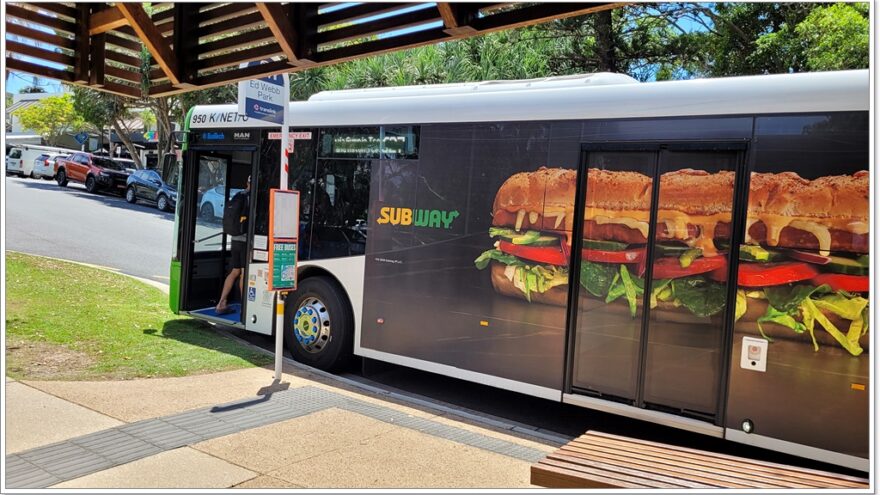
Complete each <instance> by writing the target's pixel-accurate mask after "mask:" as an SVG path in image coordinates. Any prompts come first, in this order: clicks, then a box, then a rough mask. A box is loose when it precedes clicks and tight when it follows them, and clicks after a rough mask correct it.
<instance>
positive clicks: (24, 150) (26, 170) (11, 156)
mask: <svg viewBox="0 0 880 495" xmlns="http://www.w3.org/2000/svg"><path fill="white" fill-rule="evenodd" d="M50 153H74V150H68V149H65V148H56V147H53V146H43V145H40V144H17V145H15V146H13V147H12V148H10V149H9V152H8V153H7V154H6V174H7V175H9V174H15V175H20V176H21V177H33V176H34V160H36V159H37V157H39V156H40V155H43V154H50Z"/></svg>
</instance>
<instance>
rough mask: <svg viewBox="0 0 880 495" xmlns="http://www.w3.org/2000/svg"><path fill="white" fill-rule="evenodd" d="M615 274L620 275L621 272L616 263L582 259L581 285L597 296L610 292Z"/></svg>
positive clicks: (603, 295)
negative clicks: (610, 263)
mask: <svg viewBox="0 0 880 495" xmlns="http://www.w3.org/2000/svg"><path fill="white" fill-rule="evenodd" d="M615 276H619V273H618V270H617V267H616V266H614V265H609V264H607V263H593V262H591V261H587V260H582V261H581V285H582V286H583V287H584V289H587V292H589V293H590V294H592V295H594V296H596V297H605V296H606V295H607V294H608V290H609V289H610V288H611V285H612V279H614V278H615Z"/></svg>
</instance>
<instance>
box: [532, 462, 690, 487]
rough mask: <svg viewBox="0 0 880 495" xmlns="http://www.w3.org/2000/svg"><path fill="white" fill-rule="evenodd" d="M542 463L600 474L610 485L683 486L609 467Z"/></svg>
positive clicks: (582, 472)
mask: <svg viewBox="0 0 880 495" xmlns="http://www.w3.org/2000/svg"><path fill="white" fill-rule="evenodd" d="M541 465H544V466H554V467H557V468H562V469H566V470H568V471H570V472H572V473H579V474H581V475H584V474H586V475H591V476H599V477H600V479H604V480H606V483H609V485H608V486H609V487H614V486H617V487H622V488H625V487H628V486H633V487H638V486H649V487H652V488H683V487H682V486H680V485H674V484H672V483H665V482H662V481H655V480H650V479H645V478H640V477H636V476H628V475H626V474H622V473H619V472H616V471H609V470H607V469H594V468H590V467H588V466H576V465H574V464H570V463H567V462H560V461H557V460H555V459H544V460H543V461H541Z"/></svg>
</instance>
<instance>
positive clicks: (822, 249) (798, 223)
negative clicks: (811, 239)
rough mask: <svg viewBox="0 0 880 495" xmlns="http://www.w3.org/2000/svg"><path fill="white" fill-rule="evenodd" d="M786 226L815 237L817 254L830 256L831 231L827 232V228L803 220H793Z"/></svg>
mask: <svg viewBox="0 0 880 495" xmlns="http://www.w3.org/2000/svg"><path fill="white" fill-rule="evenodd" d="M788 225H789V226H791V227H794V228H796V229H801V230H803V231H806V232H809V233H811V234H813V235H814V236H816V239H818V240H819V254H820V255H821V256H828V255H829V254H831V231H830V230H828V227H825V226H822V225H819V224H818V223H816V222H805V221H803V220H795V221H793V222H791V223H790V224H788Z"/></svg>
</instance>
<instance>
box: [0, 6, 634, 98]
mask: <svg viewBox="0 0 880 495" xmlns="http://www.w3.org/2000/svg"><path fill="white" fill-rule="evenodd" d="M145 5H149V7H145ZM620 5H622V4H619V3H463V2H462V3H458V2H450V3H447V2H437V3H152V4H143V3H128V2H124V3H123V2H119V3H7V4H6V6H5V10H6V16H5V25H6V33H7V36H6V40H5V42H6V69H7V70H14V71H19V72H25V73H29V74H33V75H37V76H40V77H47V78H51V79H56V80H59V81H63V82H66V83H70V84H75V85H80V86H85V87H89V88H93V89H97V90H101V91H107V92H110V93H114V94H118V95H121V96H128V97H134V98H141V97H145V96H146V97H160V96H169V95H174V94H178V93H182V92H187V91H192V90H197V89H203V88H210V87H214V86H220V85H225V84H230V83H235V82H238V81H242V80H248V79H254V78H259V77H265V76H270V75H275V74H280V73H284V72H297V71H302V70H305V69H309V68H312V67H320V66H325V65H332V64H336V63H340V62H345V61H349V60H353V59H357V58H362V57H368V56H372V55H379V54H382V53H388V52H392V51H396V50H402V49H407V48H414V47H418V46H423V45H428V44H433V43H439V42H444V41H452V40H456V39H463V38H468V37H472V36H477V35H481V34H485V33H489V32H493V31H499V30H504V29H512V28H518V27H523V26H529V25H534V24H539V23H542V22H547V21H551V20H554V19H561V18H566V17H572V16H578V15H584V14H589V13H594V12H599V11H602V10H608V9H613V8H615V7H618V6H620ZM142 47H143V48H145V49H146V52H147V53H146V54H144V55H143V56H142V49H143V48H142ZM256 61H266V62H265V63H261V64H249V63H250V62H256Z"/></svg>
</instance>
